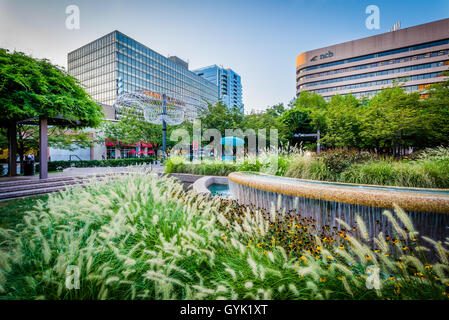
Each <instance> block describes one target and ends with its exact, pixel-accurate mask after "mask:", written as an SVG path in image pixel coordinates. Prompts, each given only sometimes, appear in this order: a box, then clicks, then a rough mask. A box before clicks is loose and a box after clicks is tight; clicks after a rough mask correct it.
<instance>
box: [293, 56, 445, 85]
mask: <svg viewBox="0 0 449 320" xmlns="http://www.w3.org/2000/svg"><path fill="white" fill-rule="evenodd" d="M447 55H449V50H440V51H434V52H428V53H424V54H418V55H414V56H409V57H403V58H397V59H391V60H386V61H380V62H374V63H369V64H362V65H359V66H354V67H349V68H342V69H336V70H329V71H325V72H319V73H314V74H308V75H305V76H303V77H300V78H298V80H299V81H300V80H307V79H314V78H318V77H324V76H330V75H333V74H338V73H344V72H352V71H357V70H363V69H369V68H376V67H383V66H387V65H390V64H397V63H403V62H408V61H413V60H421V59H428V58H433V57H439V56H447Z"/></svg>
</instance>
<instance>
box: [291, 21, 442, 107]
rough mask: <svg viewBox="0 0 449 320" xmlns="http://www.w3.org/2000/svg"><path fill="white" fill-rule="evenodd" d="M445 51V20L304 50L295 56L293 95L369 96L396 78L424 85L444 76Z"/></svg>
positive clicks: (408, 86) (411, 86) (410, 84)
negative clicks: (294, 88)
mask: <svg viewBox="0 0 449 320" xmlns="http://www.w3.org/2000/svg"><path fill="white" fill-rule="evenodd" d="M448 56H449V19H444V20H439V21H435V22H431V23H427V24H423V25H419V26H414V27H410V28H406V29H399V30H395V31H392V32H388V33H383V34H380V35H376V36H372V37H368V38H364V39H360V40H355V41H349V42H345V43H341V44H337V45H332V46H329V47H324V48H321V49H316V50H312V51H307V52H304V53H301V54H300V55H299V56H298V57H297V58H296V95H297V96H299V95H300V94H301V92H303V91H309V92H316V93H318V94H320V95H322V96H323V97H324V98H325V99H326V100H328V99H330V97H332V96H333V95H335V94H340V95H345V94H353V95H355V96H356V97H362V96H371V95H373V94H376V93H377V92H379V91H380V90H381V89H382V88H383V87H388V86H391V85H392V84H393V82H394V81H395V80H398V81H400V82H401V81H403V83H402V86H403V87H404V88H405V89H406V90H407V91H418V90H423V89H426V88H428V87H429V86H430V85H431V84H433V83H437V82H441V81H443V80H445V79H446V77H444V75H443V74H442V72H443V71H446V70H448V66H449V57H448Z"/></svg>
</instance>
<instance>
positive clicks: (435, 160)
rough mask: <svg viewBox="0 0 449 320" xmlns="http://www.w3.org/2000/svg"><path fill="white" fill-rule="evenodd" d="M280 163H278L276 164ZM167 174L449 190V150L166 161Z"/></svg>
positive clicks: (335, 151) (353, 152)
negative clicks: (249, 174)
mask: <svg viewBox="0 0 449 320" xmlns="http://www.w3.org/2000/svg"><path fill="white" fill-rule="evenodd" d="M274 161H277V162H274ZM165 169H166V172H167V173H174V172H177V173H194V174H204V175H215V176H216V175H228V174H229V173H231V172H235V171H255V172H263V173H269V174H274V175H279V176H286V177H292V178H299V179H311V180H320V181H332V182H345V183H357V184H374V185H388V186H402V187H419V188H449V149H448V148H442V147H441V148H436V149H428V150H426V151H424V152H420V153H419V154H417V155H416V156H414V155H410V156H404V157H402V159H394V158H392V157H379V156H377V155H374V154H370V153H366V152H365V153H362V152H358V151H347V150H343V149H341V150H334V151H330V152H322V153H321V154H313V153H310V152H305V153H304V152H303V153H301V154H299V153H297V154H290V155H284V154H280V155H279V156H278V157H277V159H276V158H275V157H274V156H273V155H268V156H260V157H258V158H256V157H248V158H245V159H243V160H242V161H236V162H222V161H207V160H206V161H203V162H201V163H190V162H188V161H185V160H183V159H182V158H180V157H175V158H173V159H168V160H167V161H166V167H165Z"/></svg>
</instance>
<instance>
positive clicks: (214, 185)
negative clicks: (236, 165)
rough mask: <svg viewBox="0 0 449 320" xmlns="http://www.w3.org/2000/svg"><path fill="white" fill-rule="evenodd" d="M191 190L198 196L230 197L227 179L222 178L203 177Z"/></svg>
mask: <svg viewBox="0 0 449 320" xmlns="http://www.w3.org/2000/svg"><path fill="white" fill-rule="evenodd" d="M192 187H193V190H195V191H196V192H197V193H200V194H206V195H211V196H218V197H224V198H227V197H229V196H230V193H229V186H228V178H227V177H222V176H205V177H202V178H200V179H198V180H196V181H195V182H194V183H193V186H192Z"/></svg>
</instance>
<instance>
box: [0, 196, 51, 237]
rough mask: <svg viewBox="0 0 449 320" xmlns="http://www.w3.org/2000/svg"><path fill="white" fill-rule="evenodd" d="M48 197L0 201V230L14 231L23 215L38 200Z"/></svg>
mask: <svg viewBox="0 0 449 320" xmlns="http://www.w3.org/2000/svg"><path fill="white" fill-rule="evenodd" d="M47 198H48V195H47V194H44V195H38V196H32V197H25V198H18V199H13V200H6V201H0V228H5V229H14V228H15V226H16V225H17V224H18V223H20V222H21V221H22V217H23V214H24V213H25V212H27V211H28V210H30V209H31V208H32V207H33V206H34V205H35V204H36V202H37V201H38V200H47Z"/></svg>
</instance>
